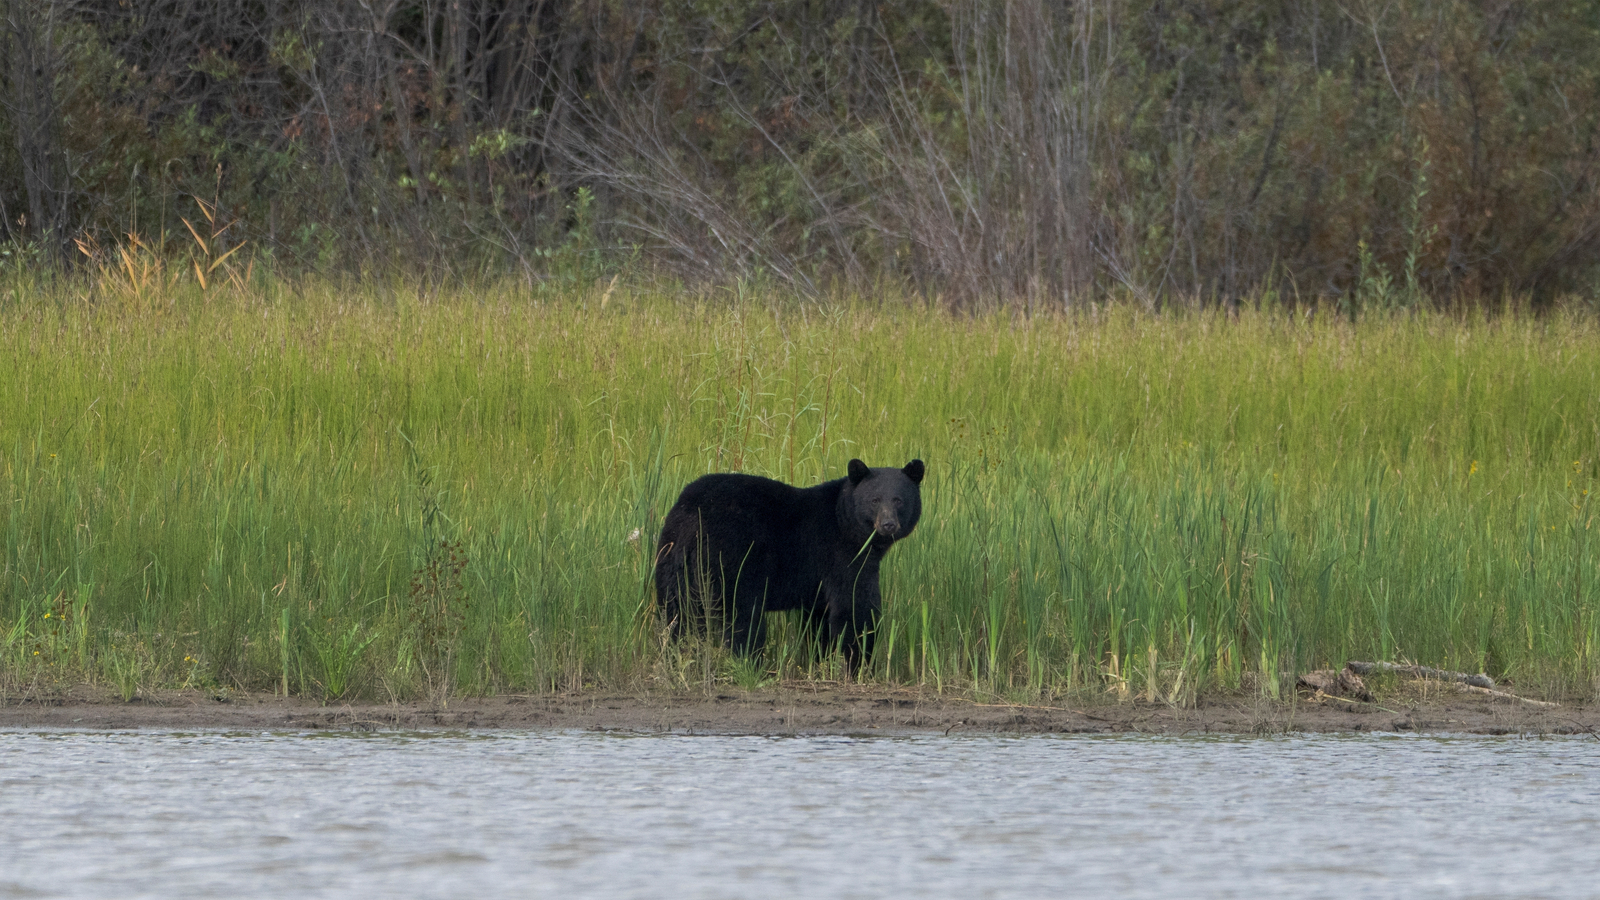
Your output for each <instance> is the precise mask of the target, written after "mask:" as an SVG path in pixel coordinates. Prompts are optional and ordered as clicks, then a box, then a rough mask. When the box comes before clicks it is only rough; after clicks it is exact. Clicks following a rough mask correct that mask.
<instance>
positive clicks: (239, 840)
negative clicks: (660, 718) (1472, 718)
mask: <svg viewBox="0 0 1600 900" xmlns="http://www.w3.org/2000/svg"><path fill="white" fill-rule="evenodd" d="M1597 826H1600V741H1595V740H1593V739H1592V738H1583V739H1572V738H1568V739H1558V740H1516V739H1507V738H1456V739H1448V738H1434V737H1420V736H1408V737H1398V736H1396V737H1370V736H1364V737H1292V738H1205V739H1199V738H1128V737H1045V736H1029V737H992V736H969V737H942V736H934V737H894V738H871V739H852V738H839V737H818V738H763V737H683V736H660V737H656V736H651V737H618V736H610V735H601V734H581V733H468V734H444V733H441V734H381V735H369V736H363V735H316V736H307V735H298V734H219V733H210V734H192V733H172V732H159V733H152V732H136V733H130V732H122V733H74V732H49V733H27V732H0V897H164V898H165V897H218V896H223V897H228V898H230V900H239V898H247V897H289V896H293V897H330V896H363V897H367V896H386V897H387V896H396V897H500V896H529V897H573V896H578V897H583V896H589V897H600V896H604V897H674V898H678V897H682V898H692V897H729V898H743V897H830V898H831V897H871V898H878V897H919V898H921V897H959V898H972V897H1042V896H1047V895H1049V896H1063V895H1071V896H1086V895H1096V894H1103V895H1107V896H1116V897H1177V896H1183V897H1275V896H1295V897H1338V898H1340V900H1348V898H1349V897H1352V896H1407V897H1497V898H1498V897H1541V898H1554V897H1600V877H1597V873H1600V852H1597V850H1596V846H1595V835H1596V833H1597V831H1596V828H1597ZM1063 892H1065V894H1064V893H1063Z"/></svg>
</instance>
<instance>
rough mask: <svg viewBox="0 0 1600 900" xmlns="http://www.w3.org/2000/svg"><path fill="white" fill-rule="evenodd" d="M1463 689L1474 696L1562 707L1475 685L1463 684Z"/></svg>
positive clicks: (1530, 704)
mask: <svg viewBox="0 0 1600 900" xmlns="http://www.w3.org/2000/svg"><path fill="white" fill-rule="evenodd" d="M1461 689H1462V690H1463V691H1471V692H1473V693H1474V694H1484V695H1487V696H1490V697H1496V698H1498V699H1501V700H1515V701H1517V702H1518V703H1526V704H1528V705H1529V706H1560V705H1561V704H1559V703H1551V702H1549V701H1547V700H1533V699H1530V698H1528V697H1518V696H1517V695H1516V694H1508V693H1506V692H1505V691H1491V690H1489V689H1488V688H1486V687H1478V686H1477V685H1475V684H1463V685H1461Z"/></svg>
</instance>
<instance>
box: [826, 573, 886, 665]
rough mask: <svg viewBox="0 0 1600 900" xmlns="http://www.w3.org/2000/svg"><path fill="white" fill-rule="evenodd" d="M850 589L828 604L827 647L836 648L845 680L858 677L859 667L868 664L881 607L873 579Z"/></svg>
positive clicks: (874, 641)
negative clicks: (842, 666)
mask: <svg viewBox="0 0 1600 900" xmlns="http://www.w3.org/2000/svg"><path fill="white" fill-rule="evenodd" d="M874 574H876V573H874ZM865 580H866V579H863V581H865ZM853 587H854V590H853V591H849V592H846V591H839V592H838V594H837V595H836V597H834V598H830V600H829V603H828V646H829V647H830V648H832V647H838V648H839V651H840V652H841V653H843V654H844V675H845V678H847V679H848V678H857V677H860V673H861V671H862V666H863V665H871V664H872V647H873V644H874V643H876V637H877V632H878V611H879V607H880V604H881V600H880V598H879V596H878V581H877V579H876V578H873V579H872V580H871V582H870V583H867V584H856V585H853Z"/></svg>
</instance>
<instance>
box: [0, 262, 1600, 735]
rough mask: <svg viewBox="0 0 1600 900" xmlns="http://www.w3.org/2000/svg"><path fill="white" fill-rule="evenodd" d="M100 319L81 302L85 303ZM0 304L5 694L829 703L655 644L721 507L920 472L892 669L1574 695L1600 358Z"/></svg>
mask: <svg viewBox="0 0 1600 900" xmlns="http://www.w3.org/2000/svg"><path fill="white" fill-rule="evenodd" d="M80 293H82V291H80ZM10 297H11V299H10V300H9V301H7V302H6V304H5V305H4V306H3V307H0V373H4V374H3V375H0V499H3V500H4V502H5V504H6V508H7V513H6V517H5V520H4V522H3V529H4V531H3V535H0V553H3V554H4V556H3V560H4V565H3V571H0V687H4V689H5V690H7V691H14V690H18V689H21V688H24V687H27V686H29V685H38V684H40V683H59V682H61V681H64V680H71V679H85V678H86V679H90V680H95V681H99V682H102V683H105V684H108V685H113V686H115V688H116V689H117V690H118V691H119V692H120V693H122V694H123V695H124V696H132V695H133V693H135V692H136V691H137V690H138V689H140V688H150V687H154V686H158V685H190V686H208V687H219V688H220V687H231V686H242V687H248V688H251V689H258V690H279V691H282V690H287V691H290V692H292V693H303V694H307V695H310V696H317V697H327V698H338V697H369V698H384V699H388V698H390V697H395V698H415V697H433V698H435V699H436V700H438V701H439V702H445V701H446V700H447V698H448V697H449V696H452V695H457V694H462V693H467V694H473V693H484V692H494V691H503V690H516V691H548V690H565V689H574V688H582V687H584V686H589V685H597V684H602V685H608V686H615V687H630V688H650V687H652V686H663V687H685V686H692V685H701V684H708V683H712V682H715V681H718V680H724V681H729V682H732V683H735V684H739V685H743V686H754V685H757V684H760V683H764V682H766V681H767V680H770V679H771V678H773V677H780V676H781V677H834V676H835V675H836V674H837V664H836V662H834V661H831V660H827V659H824V660H821V661H818V660H817V659H815V658H814V656H813V654H811V653H810V652H809V650H808V648H806V647H804V646H803V641H804V638H803V636H802V635H801V634H799V630H798V629H797V628H794V627H793V626H792V623H787V622H784V621H779V622H775V623H774V625H775V628H774V633H773V642H772V646H771V648H770V649H769V652H768V654H767V656H766V658H765V661H764V665H761V666H750V665H747V664H744V663H741V662H738V661H732V660H728V659H727V658H726V657H725V655H724V654H722V653H721V652H720V651H719V650H717V649H716V648H706V647H700V646H695V645H692V644H691V645H682V646H672V645H669V644H668V643H667V642H666V641H665V640H664V639H663V637H662V635H661V633H660V630H659V629H658V628H657V627H656V625H655V622H654V620H653V618H652V616H651V608H652V607H651V603H652V597H651V588H650V584H651V579H650V574H651V567H652V562H653V551H654V540H655V537H656V533H657V531H658V529H659V524H660V520H661V517H662V515H663V514H664V513H665V511H666V509H667V507H668V506H670V504H671V503H672V501H673V499H674V498H675V496H676V494H677V491H678V490H680V489H681V488H682V486H683V485H684V484H686V483H687V482H688V481H689V480H691V479H692V478H694V477H696V476H698V475H700V474H703V473H705V472H710V471H729V470H739V471H747V472H753V473H757V474H763V475H769V476H772V477H775V478H780V479H782V480H785V481H789V482H793V483H797V484H803V485H804V484H813V483H816V482H817V481H820V480H823V479H826V478H833V477H839V476H840V475H842V473H843V472H844V469H845V463H846V462H847V461H848V460H849V459H850V458H851V457H855V456H859V457H861V458H863V459H865V460H867V461H868V462H869V463H870V464H873V465H896V466H898V465H901V464H903V463H904V462H905V461H906V460H908V459H911V458H912V457H921V458H922V459H924V460H926V461H927V463H928V466H929V475H928V477H927V479H926V481H925V482H924V486H923V487H924V499H925V512H924V518H923V521H922V524H921V525H920V526H919V527H918V529H917V532H916V534H915V535H914V536H913V537H911V538H910V539H909V540H908V541H906V542H905V543H904V544H903V545H901V546H899V547H897V548H896V549H895V550H894V551H893V552H892V553H891V554H890V556H889V560H888V564H887V566H886V568H885V575H884V588H885V597H886V605H885V617H884V620H883V623H882V625H881V628H880V634H879V655H878V660H877V664H876V666H875V667H874V670H873V672H872V673H871V677H874V678H877V679H882V680H886V681H891V682H897V683H923V684H927V685H930V686H933V687H936V688H939V689H946V688H956V689H961V690H976V691H979V692H988V693H992V694H996V695H1006V696H1037V695H1041V694H1059V693H1063V692H1083V693H1091V692H1092V693H1099V692H1106V691H1109V692H1111V694H1112V695H1113V696H1126V697H1138V698H1143V699H1146V700H1155V701H1166V702H1175V703H1187V702H1192V701H1193V699H1194V698H1195V697H1196V696H1198V695H1200V694H1203V693H1206V692H1215V691H1235V690H1257V691H1262V692H1265V693H1267V694H1275V693H1278V692H1280V691H1281V690H1282V689H1283V687H1284V685H1285V683H1286V679H1287V678H1289V677H1291V676H1292V675H1293V673H1295V672H1296V671H1299V670H1301V669H1304V668H1306V667H1311V666H1327V665H1336V664H1338V663H1340V662H1342V661H1343V660H1344V659H1346V658H1351V657H1369V658H1382V659H1410V660H1417V661H1420V662H1424V663H1427V664H1430V665H1436V666H1444V667H1452V668H1461V669H1468V670H1473V671H1477V670H1478V669H1480V668H1481V669H1485V670H1487V671H1489V672H1490V673H1491V674H1495V675H1499V676H1510V677H1512V678H1514V679H1516V680H1517V682H1518V683H1519V684H1521V685H1527V686H1528V687H1529V689H1537V690H1541V691H1543V692H1545V693H1547V694H1565V695H1581V696H1592V695H1593V693H1594V690H1595V678H1596V675H1597V674H1600V666H1597V661H1596V659H1595V651H1596V638H1597V636H1600V620H1597V618H1596V603H1597V594H1596V589H1597V583H1600V555H1597V551H1600V548H1596V547H1595V546H1593V545H1594V536H1595V534H1596V529H1595V527H1594V526H1595V511H1596V510H1595V507H1594V506H1593V502H1592V500H1591V497H1590V492H1591V491H1593V490H1594V489H1595V488H1596V487H1597V475H1600V341H1597V338H1600V329H1597V328H1596V325H1595V323H1594V322H1593V321H1592V320H1591V319H1585V318H1582V317H1581V316H1578V315H1576V314H1573V315H1555V316H1551V317H1547V318H1543V319H1531V318H1502V319H1494V320H1481V319H1471V320H1464V321H1463V320H1456V319H1447V318H1442V317H1437V316H1428V315H1422V316H1414V317H1398V318H1379V319H1371V320H1367V321H1363V322H1361V323H1358V324H1354V325H1352V324H1350V323H1348V322H1346V321H1342V320H1338V319H1337V318H1335V317H1331V316H1310V317H1307V316H1306V315H1304V314H1303V313H1301V314H1299V315H1290V314H1287V313H1283V312H1260V313H1246V314H1244V315H1243V316H1242V317H1240V318H1239V319H1237V320H1229V319H1226V318H1224V317H1219V316H1212V315H1202V314H1188V315H1168V316H1160V317H1158V316H1152V315H1148V314H1143V313H1137V312H1133V311H1128V310H1122V309H1117V308H1112V309H1111V310H1109V311H1102V312H1101V313H1100V314H1099V315H1098V316H1096V317H1079V318H1049V317H1045V318H1034V319H1031V320H1025V319H1020V318H1013V317H1007V316H997V317H992V318H983V317H979V318H957V317H951V316H949V315H946V314H943V313H933V312H928V311H925V310H922V309H920V308H916V307H913V306H908V305H898V304H887V305H880V304H869V303H866V302H858V303H848V302H842V303H838V304H835V305H832V306H817V305H810V304H803V303H799V302H796V301H792V300H786V299H783V298H771V299H770V300H769V301H767V302H760V301H752V300H749V299H748V298H747V299H744V300H741V301H740V302H738V303H732V302H723V301H720V300H718V299H717V297H716V296H714V295H706V296H694V295H687V296H668V295H658V294H652V293H648V292H644V293H629V292H626V291H623V290H621V289H615V290H611V291H607V292H605V293H604V294H602V293H601V292H600V291H595V292H594V293H592V294H589V293H582V292H580V293H574V294H572V295H570V296H554V295H552V294H550V293H547V292H540V291H537V290H535V291H530V290H528V289H527V288H526V287H518V286H516V285H509V284H508V285H501V286H494V287H490V288H484V289H478V290H466V289H462V290H459V291H456V292H454V293H450V292H443V293H432V294H430V293H426V292H419V291H417V290H415V289H407V288H405V287H403V286H397V285H394V284H391V283H387V282H382V281H377V282H372V283H363V284H353V285H351V284H345V285H340V284H328V283H314V282H296V283H277V282H264V283H262V284H260V285H256V286H254V287H252V289H251V290H250V291H249V292H241V293H235V294H220V293H217V292H216V291H213V292H212V293H211V294H210V295H207V294H205V293H203V292H200V291H198V290H197V289H192V288H178V289H175V293H174V294H173V295H172V296H170V297H168V298H166V299H165V300H164V301H163V302H162V303H157V304H153V305H152V304H148V303H140V304H135V303H132V302H124V298H120V297H119V296H118V295H117V294H116V293H115V292H114V291H112V290H110V289H109V288H107V289H99V290H90V291H88V292H87V296H74V295H73V293H72V291H71V290H70V289H68V288H64V287H63V288H57V289H45V288H40V287H30V288H28V289H27V290H26V291H23V290H17V291H13V292H12V293H11V295H10Z"/></svg>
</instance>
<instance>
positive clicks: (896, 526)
mask: <svg viewBox="0 0 1600 900" xmlns="http://www.w3.org/2000/svg"><path fill="white" fill-rule="evenodd" d="M872 530H873V531H876V532H877V533H878V534H881V535H883V536H884V537H886V538H893V537H899V536H900V520H899V519H898V518H896V517H894V516H892V515H890V516H879V517H878V521H876V522H874V523H873V525H872Z"/></svg>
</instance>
